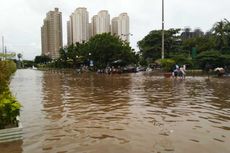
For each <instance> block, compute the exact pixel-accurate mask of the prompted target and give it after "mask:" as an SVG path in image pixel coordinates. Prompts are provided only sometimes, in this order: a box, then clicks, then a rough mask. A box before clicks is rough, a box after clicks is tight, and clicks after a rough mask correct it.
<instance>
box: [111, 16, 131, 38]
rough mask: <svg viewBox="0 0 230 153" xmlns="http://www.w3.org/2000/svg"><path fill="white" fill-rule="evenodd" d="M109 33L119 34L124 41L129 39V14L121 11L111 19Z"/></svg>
mask: <svg viewBox="0 0 230 153" xmlns="http://www.w3.org/2000/svg"><path fill="white" fill-rule="evenodd" d="M111 27H112V29H111V33H112V34H115V35H117V36H119V37H120V38H121V39H122V40H124V41H129V37H130V32H129V16H128V14H127V13H121V14H120V15H119V16H118V17H114V18H113V19H112V26H111Z"/></svg>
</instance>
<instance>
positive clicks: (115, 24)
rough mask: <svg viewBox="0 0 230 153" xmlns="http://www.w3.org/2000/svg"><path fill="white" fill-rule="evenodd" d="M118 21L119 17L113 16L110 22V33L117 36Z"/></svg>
mask: <svg viewBox="0 0 230 153" xmlns="http://www.w3.org/2000/svg"><path fill="white" fill-rule="evenodd" d="M118 22H119V18H118V17H114V18H113V19H112V22H111V24H112V25H111V33H112V34H114V35H117V36H118Z"/></svg>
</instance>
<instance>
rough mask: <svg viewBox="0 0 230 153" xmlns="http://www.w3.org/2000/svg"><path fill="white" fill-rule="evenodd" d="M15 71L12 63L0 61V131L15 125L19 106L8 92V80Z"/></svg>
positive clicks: (14, 65)
mask: <svg viewBox="0 0 230 153" xmlns="http://www.w3.org/2000/svg"><path fill="white" fill-rule="evenodd" d="M15 71H16V64H15V63H14V62H13V61H0V129H3V128H6V127H12V126H16V125H17V121H16V116H18V115H19V111H20V107H21V105H20V103H19V102H18V101H17V100H16V99H15V97H14V96H12V94H11V92H10V90H9V80H10V77H11V75H12V74H13V73H14V72H15Z"/></svg>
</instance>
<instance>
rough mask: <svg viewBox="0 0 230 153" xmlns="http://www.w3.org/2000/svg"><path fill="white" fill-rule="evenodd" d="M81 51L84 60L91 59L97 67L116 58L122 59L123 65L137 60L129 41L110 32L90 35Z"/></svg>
mask: <svg viewBox="0 0 230 153" xmlns="http://www.w3.org/2000/svg"><path fill="white" fill-rule="evenodd" d="M81 53H82V55H83V56H84V57H85V58H86V60H93V61H94V64H95V66H96V67H98V68H104V67H106V66H107V65H110V64H111V63H112V62H114V61H116V60H121V61H123V62H124V65H128V64H132V63H136V62H137V56H136V55H135V53H134V52H133V50H132V48H131V47H130V45H129V43H128V42H126V41H122V40H121V39H120V38H119V37H117V36H115V35H111V33H103V34H100V35H96V36H94V37H92V38H91V39H90V40H89V41H88V42H87V43H86V44H85V46H84V47H83V48H82V52H81Z"/></svg>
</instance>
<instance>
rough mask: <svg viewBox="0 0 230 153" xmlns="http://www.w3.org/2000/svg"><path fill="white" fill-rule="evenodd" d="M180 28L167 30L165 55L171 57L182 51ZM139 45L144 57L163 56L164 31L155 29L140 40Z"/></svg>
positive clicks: (156, 57)
mask: <svg viewBox="0 0 230 153" xmlns="http://www.w3.org/2000/svg"><path fill="white" fill-rule="evenodd" d="M179 31H180V29H169V30H165V57H166V58H168V57H170V55H171V54H174V53H175V52H177V51H180V50H181V49H180V39H179V38H180V37H179V35H178V33H179ZM138 47H139V49H140V52H141V54H142V56H143V58H144V59H148V58H150V59H152V61H155V60H156V59H159V58H161V48H162V31H161V30H153V31H151V32H150V33H149V34H148V35H147V36H145V37H144V38H143V39H142V40H141V41H139V42H138Z"/></svg>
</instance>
